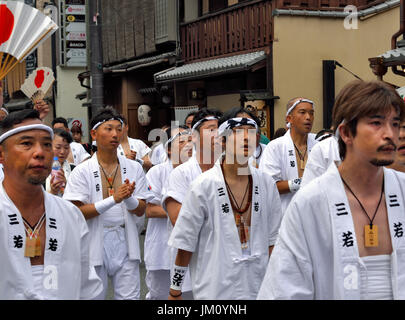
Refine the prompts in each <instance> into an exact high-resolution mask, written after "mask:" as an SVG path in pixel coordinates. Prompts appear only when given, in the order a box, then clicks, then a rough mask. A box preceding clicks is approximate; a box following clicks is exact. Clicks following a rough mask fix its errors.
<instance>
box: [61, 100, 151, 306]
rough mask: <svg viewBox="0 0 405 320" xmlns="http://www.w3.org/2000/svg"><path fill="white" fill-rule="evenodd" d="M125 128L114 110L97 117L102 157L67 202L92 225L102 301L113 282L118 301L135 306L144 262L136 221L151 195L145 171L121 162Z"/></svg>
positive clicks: (88, 164)
mask: <svg viewBox="0 0 405 320" xmlns="http://www.w3.org/2000/svg"><path fill="white" fill-rule="evenodd" d="M122 125H123V122H122V119H121V117H120V115H119V114H118V113H117V112H116V111H115V110H114V109H112V108H104V109H102V110H100V111H99V113H97V114H96V115H95V116H94V118H93V119H92V121H91V127H92V130H91V132H90V133H91V136H92V139H93V140H95V141H97V148H98V149H97V152H96V153H95V154H94V155H93V157H92V158H91V159H90V160H88V161H85V162H83V163H81V164H80V165H79V166H77V167H76V168H75V169H74V170H73V171H72V173H71V175H70V176H69V179H68V181H67V185H66V189H65V193H64V195H63V198H64V199H67V200H70V201H72V202H73V203H74V204H75V205H76V206H77V207H79V209H80V211H81V212H82V214H83V215H84V217H85V218H86V220H87V224H88V226H89V230H90V239H89V241H90V263H91V265H92V266H95V267H96V271H97V273H98V275H99V276H100V278H101V279H102V280H103V283H104V291H103V292H102V294H101V295H100V296H99V297H98V298H100V299H104V298H105V296H106V292H107V285H108V276H110V277H112V283H113V286H114V296H115V299H125V300H135V299H139V297H140V279H139V263H140V260H141V256H140V248H139V237H138V231H137V226H136V216H142V215H143V214H144V212H145V208H146V200H147V199H148V197H149V192H148V186H147V183H146V178H145V174H144V172H143V170H142V167H141V165H140V164H139V163H138V162H136V161H132V160H129V159H127V158H125V157H121V156H117V148H118V145H119V139H120V136H121V134H122Z"/></svg>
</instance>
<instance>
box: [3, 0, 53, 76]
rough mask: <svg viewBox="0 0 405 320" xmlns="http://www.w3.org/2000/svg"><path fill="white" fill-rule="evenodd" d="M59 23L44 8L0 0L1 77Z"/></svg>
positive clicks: (43, 39) (48, 35) (47, 36)
mask: <svg viewBox="0 0 405 320" xmlns="http://www.w3.org/2000/svg"><path fill="white" fill-rule="evenodd" d="M57 29H58V26H57V25H56V23H55V22H53V21H52V19H51V18H49V17H47V16H46V15H44V14H43V13H42V12H41V11H39V10H37V9H35V8H33V7H31V6H29V5H26V4H24V3H22V2H18V1H0V80H1V79H3V78H4V77H5V76H6V75H7V74H8V73H9V72H10V71H11V70H12V69H13V68H14V67H15V66H17V64H18V63H20V62H21V61H23V60H24V59H25V58H26V57H27V56H28V55H29V54H30V53H31V52H32V51H34V50H35V49H36V48H37V47H38V46H39V45H40V44H41V43H42V42H43V41H45V40H46V39H48V38H49V37H50V36H51V35H52V34H53V33H54V32H55V31H56V30H57Z"/></svg>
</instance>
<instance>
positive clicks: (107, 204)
mask: <svg viewBox="0 0 405 320" xmlns="http://www.w3.org/2000/svg"><path fill="white" fill-rule="evenodd" d="M115 205H116V202H115V200H114V197H113V196H110V197H108V198H105V199H104V200H100V201H97V202H96V203H95V204H94V207H95V208H96V210H97V212H98V213H99V214H103V213H105V212H106V211H107V210H109V209H111V208H112V207H113V206H115Z"/></svg>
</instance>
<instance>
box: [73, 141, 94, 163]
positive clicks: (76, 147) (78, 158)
mask: <svg viewBox="0 0 405 320" xmlns="http://www.w3.org/2000/svg"><path fill="white" fill-rule="evenodd" d="M70 149H71V150H72V155H73V164H74V165H75V166H77V165H79V164H80V163H81V162H83V161H84V160H86V159H87V158H90V154H89V153H88V152H87V151H86V149H84V147H83V146H82V145H81V144H80V143H78V142H72V143H71V144H70Z"/></svg>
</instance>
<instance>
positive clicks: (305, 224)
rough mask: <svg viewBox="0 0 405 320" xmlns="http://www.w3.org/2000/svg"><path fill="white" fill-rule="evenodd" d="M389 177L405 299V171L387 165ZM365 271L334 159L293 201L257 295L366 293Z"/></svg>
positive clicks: (399, 291) (397, 269) (395, 264)
mask: <svg viewBox="0 0 405 320" xmlns="http://www.w3.org/2000/svg"><path fill="white" fill-rule="evenodd" d="M384 179H385V197H386V207H387V211H388V223H389V229H390V234H391V241H392V247H393V253H392V255H391V267H392V268H391V276H392V288H393V297H394V299H405V239H404V236H405V232H404V229H403V228H404V227H405V211H404V205H405V202H404V197H405V174H403V173H400V172H396V171H394V170H391V169H385V168H384ZM364 273H365V277H364ZM366 277H367V269H366V266H365V264H364V262H363V261H362V259H361V258H360V257H359V252H358V247H357V240H356V234H355V230H354V223H353V218H352V214H351V211H350V206H349V202H348V199H347V196H346V192H345V189H344V185H343V183H342V180H341V178H340V175H339V172H338V170H337V167H336V165H335V164H331V166H330V167H329V169H328V171H327V172H326V173H325V174H323V175H322V176H321V177H318V178H316V179H315V180H313V181H311V182H310V183H309V184H308V185H307V186H305V187H304V188H302V189H301V190H299V191H298V192H297V194H296V196H295V197H294V199H293V200H292V202H291V204H290V206H289V207H288V209H287V211H286V213H285V215H284V217H283V221H282V223H281V227H280V234H279V238H278V240H277V243H276V246H275V248H274V250H273V253H272V255H271V258H270V261H269V265H268V269H267V272H266V276H265V278H264V280H263V283H262V286H261V289H260V292H259V295H258V298H259V299H350V300H358V299H360V298H362V299H364V298H367V297H364V296H361V294H360V289H361V288H364V287H365V286H367V284H366V283H362V279H364V278H366Z"/></svg>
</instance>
